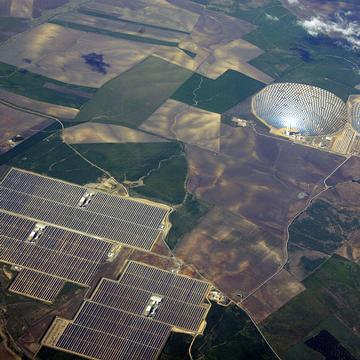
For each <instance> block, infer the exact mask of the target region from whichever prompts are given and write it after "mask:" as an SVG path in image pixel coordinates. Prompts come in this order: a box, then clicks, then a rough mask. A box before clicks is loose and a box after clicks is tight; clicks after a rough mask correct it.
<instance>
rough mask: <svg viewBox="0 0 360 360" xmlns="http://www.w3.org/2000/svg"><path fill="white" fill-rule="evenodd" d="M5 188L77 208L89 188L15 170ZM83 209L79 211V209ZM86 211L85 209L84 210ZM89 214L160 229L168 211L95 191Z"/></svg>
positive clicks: (4, 180)
mask: <svg viewBox="0 0 360 360" xmlns="http://www.w3.org/2000/svg"><path fill="white" fill-rule="evenodd" d="M1 186H2V187H4V188H8V189H12V190H16V191H18V192H22V193H24V194H29V195H32V196H36V197H39V198H42V199H46V200H51V201H54V202H57V203H60V204H64V205H70V206H74V207H75V206H77V205H78V203H79V201H80V199H81V197H82V196H83V195H84V194H85V192H86V191H87V189H86V188H85V187H82V186H78V185H75V184H70V183H66V182H63V181H61V180H57V179H52V178H49V177H44V176H41V175H36V174H33V173H29V172H26V171H23V170H19V169H15V168H12V169H11V170H10V171H9V173H8V174H7V175H6V176H5V178H4V179H3V181H2V182H1ZM79 210H80V209H79ZM81 210H85V209H81ZM86 211H89V212H95V213H99V214H103V215H111V216H112V217H114V218H119V219H122V220H124V221H128V222H132V223H135V224H139V225H144V226H147V227H152V228H154V229H157V228H158V227H159V225H160V224H161V222H162V220H163V218H164V216H165V215H166V213H167V212H168V210H167V209H166V208H163V207H157V206H153V205H150V204H145V203H142V202H139V201H135V200H132V199H129V198H124V197H118V196H113V195H109V194H106V193H102V192H96V193H95V195H94V197H93V198H92V200H91V202H90V203H89V205H88V207H87V208H86Z"/></svg>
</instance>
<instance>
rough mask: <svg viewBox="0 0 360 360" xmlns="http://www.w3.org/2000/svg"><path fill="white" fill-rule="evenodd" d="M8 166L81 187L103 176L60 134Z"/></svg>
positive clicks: (36, 144)
mask: <svg viewBox="0 0 360 360" xmlns="http://www.w3.org/2000/svg"><path fill="white" fill-rule="evenodd" d="M7 164H8V165H11V166H16V167H19V168H21V169H26V170H30V171H34V172H37V173H40V174H45V175H48V176H53V177H56V178H59V179H62V180H66V181H70V182H74V183H77V184H81V185H83V184H86V183H90V182H96V181H97V179H98V178H100V177H101V176H102V175H103V173H102V172H101V171H100V170H98V169H96V168H95V167H93V166H91V165H90V164H88V163H87V162H86V161H84V160H83V159H81V158H80V157H79V156H78V155H77V154H75V153H74V152H73V150H71V149H70V148H69V147H68V146H67V145H66V144H64V143H63V142H62V139H61V137H60V133H59V132H56V133H54V134H51V135H50V136H48V137H46V138H45V139H42V140H41V141H40V142H38V143H35V144H34V145H33V146H32V147H30V148H28V149H26V150H25V151H23V152H21V153H19V154H17V155H16V156H15V157H13V158H12V159H10V160H9V161H8V162H7Z"/></svg>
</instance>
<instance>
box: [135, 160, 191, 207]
mask: <svg viewBox="0 0 360 360" xmlns="http://www.w3.org/2000/svg"><path fill="white" fill-rule="evenodd" d="M186 175H187V161H186V157H185V156H184V155H180V156H176V157H173V158H171V159H170V160H166V161H164V162H162V163H161V166H160V168H159V169H157V170H155V171H153V172H151V174H150V175H149V176H147V177H146V178H145V179H144V186H141V187H137V188H135V189H134V190H135V191H136V192H137V193H138V194H140V195H143V196H146V197H149V198H152V199H156V200H160V201H165V202H167V203H170V204H179V203H181V202H182V201H183V200H184V197H185V180H186Z"/></svg>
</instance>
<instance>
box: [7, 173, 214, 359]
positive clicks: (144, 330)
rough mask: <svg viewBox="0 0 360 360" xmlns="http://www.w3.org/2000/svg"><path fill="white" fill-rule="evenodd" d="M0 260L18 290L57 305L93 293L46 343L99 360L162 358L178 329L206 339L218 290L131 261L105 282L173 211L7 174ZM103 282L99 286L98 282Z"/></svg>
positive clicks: (58, 323) (147, 246) (148, 243)
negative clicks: (68, 290)
mask: <svg viewBox="0 0 360 360" xmlns="http://www.w3.org/2000/svg"><path fill="white" fill-rule="evenodd" d="M0 174H1V175H0V176H1V180H0V261H1V262H3V263H6V264H9V265H10V266H11V269H12V270H13V271H16V272H17V275H16V277H15V279H14V280H13V281H12V283H11V284H10V286H9V287H8V290H9V291H10V292H13V293H16V294H20V295H23V296H27V297H30V298H32V299H36V300H40V301H42V302H44V303H48V304H52V303H54V301H55V300H56V297H57V296H58V295H59V293H60V292H61V290H62V289H63V287H64V285H65V283H66V282H70V283H74V284H78V285H80V286H85V287H89V288H93V286H96V283H98V284H97V286H96V288H95V290H94V291H93V293H92V295H91V297H90V298H85V300H84V302H83V303H82V305H81V307H80V309H79V310H78V312H77V314H76V316H75V318H74V319H73V320H70V321H69V320H65V319H62V318H56V319H55V320H54V322H53V323H52V324H51V326H50V328H49V330H48V331H47V333H46V335H45V337H44V338H43V341H42V343H43V345H45V346H48V347H52V348H55V349H58V350H61V351H65V352H70V353H74V354H78V355H81V356H84V357H86V358H91V359H99V360H105V359H106V360H111V359H144V360H145V359H146V360H150V359H156V358H157V357H158V355H159V354H160V352H161V350H162V349H163V347H164V345H165V343H166V341H167V339H168V337H169V336H170V333H171V332H172V331H177V332H183V333H188V334H197V333H202V332H203V330H204V328H205V324H206V322H205V318H206V315H207V313H208V311H209V308H210V305H209V304H208V303H205V299H206V297H207V295H208V294H209V291H210V284H209V283H207V282H204V281H200V280H196V279H192V278H190V277H187V276H184V275H178V274H177V273H174V272H171V271H165V270H160V269H158V268H156V267H153V266H151V265H145V264H143V263H140V262H136V261H129V260H128V262H127V264H126V266H125V269H124V270H123V271H122V273H121V276H120V278H119V279H118V280H113V279H108V278H101V270H102V269H103V266H104V264H105V265H106V264H107V263H109V262H111V261H113V260H114V259H115V258H116V257H117V255H118V253H119V252H120V251H121V248H122V247H123V246H125V247H129V248H130V249H131V248H135V249H141V250H142V251H145V252H147V251H151V248H152V246H153V245H154V243H155V241H156V240H157V239H158V237H159V236H160V235H161V234H162V233H163V232H164V231H165V228H166V227H165V226H166V221H167V216H168V213H169V211H170V209H169V207H167V206H162V205H157V204H153V203H150V202H140V201H138V200H136V199H131V198H128V197H119V196H114V195H109V194H107V193H103V192H99V191H95V190H90V189H87V188H86V187H83V186H78V185H74V184H70V183H66V182H63V181H61V180H56V179H52V178H49V177H45V176H41V175H38V174H35V173H30V172H27V171H23V170H19V169H16V168H4V167H2V168H0ZM99 279H100V281H99Z"/></svg>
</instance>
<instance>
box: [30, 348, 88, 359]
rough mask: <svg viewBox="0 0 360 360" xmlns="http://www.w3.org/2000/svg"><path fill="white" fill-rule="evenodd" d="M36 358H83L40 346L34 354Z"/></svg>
mask: <svg viewBox="0 0 360 360" xmlns="http://www.w3.org/2000/svg"><path fill="white" fill-rule="evenodd" d="M36 359H37V360H83V359H85V358H83V357H81V356H78V355H74V354H69V353H66V352H63V351H59V350H55V349H51V348H48V347H42V348H41V350H40V351H39V352H38V354H37V356H36Z"/></svg>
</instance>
